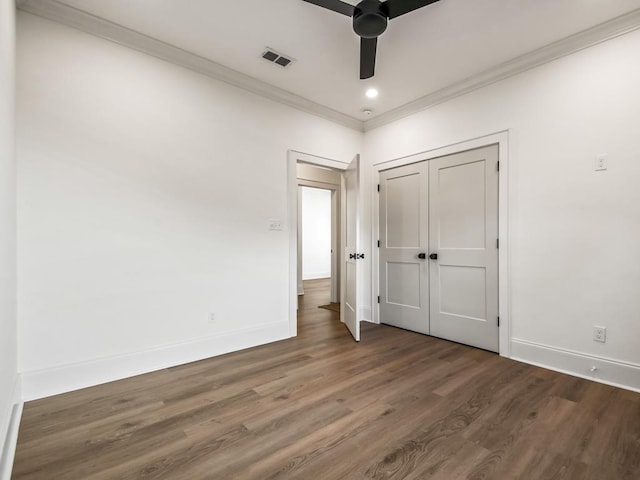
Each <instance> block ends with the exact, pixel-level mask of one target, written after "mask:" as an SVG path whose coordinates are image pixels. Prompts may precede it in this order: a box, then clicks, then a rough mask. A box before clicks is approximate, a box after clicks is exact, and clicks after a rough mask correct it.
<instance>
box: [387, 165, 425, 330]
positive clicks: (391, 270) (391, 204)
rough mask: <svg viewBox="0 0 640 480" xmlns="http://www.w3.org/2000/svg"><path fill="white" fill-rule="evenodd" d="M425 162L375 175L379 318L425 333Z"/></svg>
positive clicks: (390, 323)
mask: <svg viewBox="0 0 640 480" xmlns="http://www.w3.org/2000/svg"><path fill="white" fill-rule="evenodd" d="M428 177H429V171H428V165H427V162H421V163H417V164H413V165H407V166H404V167H399V168H394V169H392V170H387V171H385V172H382V173H381V174H380V198H379V200H380V263H379V265H380V320H381V322H382V323H386V324H388V325H393V326H396V327H400V328H406V329H408V330H413V331H415V332H421V333H429V260H427V252H428V242H429V208H428V188H429V178H428Z"/></svg>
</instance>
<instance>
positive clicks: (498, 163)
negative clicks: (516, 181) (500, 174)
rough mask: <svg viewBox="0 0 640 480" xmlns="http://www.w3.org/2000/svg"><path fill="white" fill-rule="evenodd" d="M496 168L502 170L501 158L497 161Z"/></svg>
mask: <svg viewBox="0 0 640 480" xmlns="http://www.w3.org/2000/svg"><path fill="white" fill-rule="evenodd" d="M496 170H497V171H500V160H498V162H497V163H496Z"/></svg>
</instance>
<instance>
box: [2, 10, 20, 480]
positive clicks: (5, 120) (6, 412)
mask: <svg viewBox="0 0 640 480" xmlns="http://www.w3.org/2000/svg"><path fill="white" fill-rule="evenodd" d="M14 59H15V2H14V1H13V0H0V453H1V452H2V451H3V447H4V441H5V436H6V433H7V428H8V425H9V416H10V413H11V408H12V406H13V403H14V400H15V399H16V397H17V396H18V393H17V392H16V388H17V353H16V347H17V341H16V340H17V324H16V193H15V192H16V172H15V155H14V77H15V68H14ZM2 469H3V467H2V465H0V476H2V475H3V472H2Z"/></svg>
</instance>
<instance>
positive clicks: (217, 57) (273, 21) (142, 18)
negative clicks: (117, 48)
mask: <svg viewBox="0 0 640 480" xmlns="http://www.w3.org/2000/svg"><path fill="white" fill-rule="evenodd" d="M58 2H59V3H63V4H66V5H68V6H71V7H74V8H75V9H79V10H82V11H84V12H87V13H90V14H92V15H94V16H97V17H100V18H102V19H105V20H108V21H110V22H113V23H116V24H118V25H121V26H124V27H126V28H129V29H131V30H134V31H136V32H139V33H142V34H144V35H147V36H149V37H152V38H155V39H157V40H161V41H163V42H165V43H168V44H171V45H173V46H176V47H179V48H181V49H184V50H186V51H189V52H191V53H194V54H196V55H199V56H202V57H205V58H207V59H209V60H211V61H213V62H217V63H220V64H222V65H225V66H227V67H229V68H231V69H233V70H236V71H238V72H241V73H243V74H246V75H249V76H251V77H254V78H256V79H259V80H261V81H263V82H266V83H267V84H270V85H273V86H276V87H279V88H280V89H284V90H286V91H288V92H292V93H294V94H296V95H299V96H301V97H304V98H306V99H308V100H311V101H313V102H315V103H318V104H321V105H324V106H326V107H328V108H331V109H333V110H336V111H339V112H342V113H344V114H346V115H349V116H351V117H354V118H358V119H364V118H365V117H364V115H363V113H362V110H363V109H365V108H371V109H373V111H374V116H375V115H380V114H382V113H384V112H388V111H390V110H392V109H395V108H398V107H400V106H402V105H405V104H407V103H409V102H412V101H414V100H416V99H418V98H420V97H423V96H425V95H429V94H431V93H433V92H436V91H438V90H441V89H443V88H445V87H447V86H449V85H452V84H455V83H458V82H460V81H463V80H465V79H467V78H469V77H473V76H474V75H478V74H479V73H481V72H484V71H486V70H490V69H491V68H493V67H495V66H497V65H499V64H502V63H503V62H506V61H509V60H511V59H514V58H516V57H519V56H521V55H524V54H526V53H528V52H531V51H533V50H536V49H539V48H541V47H543V46H545V45H548V44H550V43H553V42H556V41H558V40H561V39H563V38H565V37H568V36H570V35H572V34H575V33H577V32H581V31H583V30H586V29H589V28H590V27H593V26H595V25H598V24H601V23H603V22H606V21H608V20H610V19H613V18H615V17H618V16H620V15H623V14H627V13H629V12H632V11H634V10H636V9H638V8H640V0H441V1H440V2H438V3H435V4H432V5H430V6H427V7H424V8H422V9H420V10H417V11H414V12H412V13H410V14H407V15H405V16H402V17H400V18H397V19H394V20H392V21H390V22H389V28H388V30H387V31H386V32H385V33H384V34H383V35H382V36H381V37H380V39H379V42H378V55H377V65H376V75H375V77H373V78H372V79H369V80H364V81H363V80H360V79H359V39H358V37H357V36H356V35H355V33H353V31H352V28H351V19H350V18H348V17H346V16H343V15H339V14H337V13H334V12H331V11H328V10H326V9H323V8H320V7H317V6H315V5H312V4H309V3H306V2H304V1H302V0H268V1H267V0H227V1H223V0H109V1H105V0H58ZM349 3H352V4H356V3H357V0H349ZM266 46H269V47H271V48H273V49H275V50H277V51H279V52H281V53H284V54H287V55H289V56H291V57H293V58H294V59H296V61H295V63H294V64H292V65H291V66H290V67H289V68H287V69H282V68H280V67H278V66H276V65H273V64H271V63H269V62H267V61H265V60H263V59H262V58H261V53H262V52H263V49H264V47H266ZM368 86H375V87H377V88H378V89H379V91H380V96H379V97H378V98H377V99H375V100H369V99H367V98H366V97H365V95H364V92H365V89H366V88H367V87H368Z"/></svg>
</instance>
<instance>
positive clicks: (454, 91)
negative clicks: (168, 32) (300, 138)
mask: <svg viewBox="0 0 640 480" xmlns="http://www.w3.org/2000/svg"><path fill="white" fill-rule="evenodd" d="M16 4H17V6H18V8H19V9H20V10H24V11H25V12H29V13H32V14H34V15H38V16H41V17H44V18H47V19H49V20H53V21H55V22H58V23H61V24H63V25H67V26H69V27H72V28H75V29H78V30H81V31H83V32H86V33H90V34H92V35H96V36H98V37H102V38H104V39H107V40H110V41H112V42H115V43H118V44H120V45H123V46H126V47H129V48H132V49H134V50H138V51H140V52H143V53H146V54H148V55H152V56H154V57H157V58H160V59H162V60H165V61H168V62H171V63H174V64H176V65H179V66H182V67H185V68H188V69H190V70H193V71H195V72H198V73H201V74H203V75H206V76H208V77H211V78H213V79H216V80H220V81H223V82H225V83H228V84H230V85H233V86H235V87H238V88H242V89H244V90H246V91H249V92H251V93H254V94H256V95H260V96H262V97H264V98H268V99H270V100H273V101H275V102H278V103H282V104H284V105H288V106H290V107H293V108H296V109H298V110H301V111H303V112H307V113H310V114H312V115H316V116H318V117H321V118H324V119H326V120H330V121H332V122H335V123H338V124H340V125H344V126H346V127H349V128H352V129H354V130H357V131H361V132H362V131H364V132H367V131H370V130H373V129H375V128H378V127H381V126H383V125H387V124H389V123H392V122H395V121H397V120H400V119H401V118H404V117H407V116H409V115H412V114H414V113H417V112H420V111H422V110H426V109H428V108H430V107H433V106H435V105H438V104H440V103H444V102H446V101H448V100H451V99H453V98H456V97H459V96H462V95H465V94H467V93H470V92H472V91H474V90H478V89H480V88H482V87H485V86H487V85H491V84H492V83H496V82H499V81H501V80H504V79H506V78H509V77H512V76H514V75H517V74H519V73H522V72H525V71H527V70H530V69H532V68H535V67H538V66H540V65H543V64H545V63H549V62H552V61H553V60H557V59H559V58H562V57H565V56H567V55H570V54H572V53H575V52H578V51H580V50H583V49H585V48H589V47H591V46H594V45H597V44H599V43H602V42H605V41H607V40H611V39H612V38H615V37H618V36H620V35H624V34H626V33H629V32H632V31H634V30H637V29H638V28H640V8H639V9H635V10H632V11H631V12H629V13H626V14H624V15H621V16H619V17H616V18H613V19H611V20H609V21H606V22H604V23H601V24H599V25H596V26H594V27H591V28H588V29H586V30H583V31H581V32H578V33H576V34H573V35H571V36H569V37H566V38H564V39H562V40H558V41H556V42H554V43H551V44H549V45H546V46H544V47H541V48H539V49H537V50H533V51H531V52H529V53H526V54H524V55H521V56H519V57H516V58H514V59H511V60H509V61H507V62H504V63H501V64H499V65H497V66H495V67H492V68H490V69H487V70H485V71H483V72H481V73H479V74H476V75H473V76H471V77H469V78H467V79H465V80H462V81H460V82H457V83H454V84H452V85H449V86H447V87H445V88H442V89H440V90H437V91H435V92H433V93H430V94H428V95H425V96H423V97H420V98H418V99H416V100H414V101H411V102H409V103H406V104H404V105H401V106H399V107H397V108H394V109H392V110H389V111H387V112H384V113H381V114H380V115H377V116H376V117H374V118H371V119H370V120H366V121H364V122H363V121H362V120H360V119H357V118H355V117H351V116H349V115H346V114H344V113H342V112H338V111H337V110H333V109H332V108H329V107H325V106H324V105H320V104H319V103H315V102H313V101H311V100H309V99H306V98H304V97H301V96H299V95H296V94H294V93H291V92H289V91H287V90H284V89H281V88H278V87H275V86H273V85H270V84H268V83H266V82H263V81H261V80H258V79H256V78H253V77H251V76H249V75H245V74H243V73H240V72H238V71H236V70H232V69H230V68H228V67H225V66H224V65H221V64H219V63H216V62H213V61H211V60H209V59H206V58H204V57H201V56H198V55H195V54H193V53H190V52H188V51H186V50H182V49H180V48H178V47H175V46H173V45H170V44H168V43H165V42H162V41H160V40H157V39H155V38H152V37H149V36H147V35H143V34H141V33H139V32H136V31H134V30H131V29H128V28H126V27H123V26H121V25H118V24H115V23H113V22H110V21H108V20H105V19H103V18H100V17H97V16H95V15H91V14H89V13H87V12H83V11H82V10H78V9H76V8H73V7H70V6H69V5H65V4H63V3H60V2H58V1H56V0H16Z"/></svg>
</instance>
